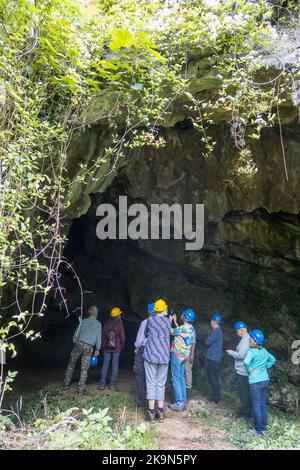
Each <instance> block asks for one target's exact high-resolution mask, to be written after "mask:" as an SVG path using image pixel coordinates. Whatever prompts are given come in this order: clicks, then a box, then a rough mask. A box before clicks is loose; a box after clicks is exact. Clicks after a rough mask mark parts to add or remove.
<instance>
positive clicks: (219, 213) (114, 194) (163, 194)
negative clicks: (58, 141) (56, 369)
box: [69, 124, 300, 408]
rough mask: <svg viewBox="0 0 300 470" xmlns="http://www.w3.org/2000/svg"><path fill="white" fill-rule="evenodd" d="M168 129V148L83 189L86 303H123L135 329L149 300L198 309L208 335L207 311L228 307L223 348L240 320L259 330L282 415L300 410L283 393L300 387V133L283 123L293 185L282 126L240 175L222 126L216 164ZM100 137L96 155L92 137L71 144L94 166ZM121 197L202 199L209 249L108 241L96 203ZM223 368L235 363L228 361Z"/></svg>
mask: <svg viewBox="0 0 300 470" xmlns="http://www.w3.org/2000/svg"><path fill="white" fill-rule="evenodd" d="M90 132H91V133H92V135H94V134H93V133H94V132H96V133H97V131H96V130H90V131H89V133H90ZM161 133H162V135H163V136H164V138H165V139H166V146H165V147H164V148H162V149H159V150H155V149H153V148H150V147H147V148H143V149H137V150H135V151H134V152H132V153H131V155H129V156H128V157H127V159H125V161H122V162H121V163H122V164H121V166H120V168H119V170H118V171H117V172H116V173H114V174H113V176H110V180H109V182H105V185H103V184H102V183H101V184H100V185H99V186H97V183H95V184H94V185H90V186H89V185H87V186H86V187H85V188H86V189H85V190H83V191H84V192H83V193H82V192H80V191H77V193H76V197H77V201H78V204H76V203H74V204H73V206H72V211H73V213H72V216H74V215H75V214H76V210H77V215H80V214H82V213H83V212H86V213H87V215H86V216H84V217H82V218H81V219H80V227H79V228H77V230H76V236H78V237H79V239H80V240H77V241H76V240H75V239H74V238H76V236H75V237H73V242H72V243H73V246H70V247H69V254H70V256H71V258H72V259H73V260H74V263H75V266H76V268H77V269H78V272H79V274H80V275H81V278H82V281H83V284H84V288H85V289H86V290H89V291H93V294H89V295H88V296H87V298H88V301H93V302H96V303H98V304H99V305H100V306H102V307H103V308H104V310H107V309H109V308H110V306H111V305H114V304H120V305H122V306H123V308H124V309H125V312H126V314H125V315H126V317H127V319H128V320H129V321H133V322H136V321H137V318H138V317H140V318H142V317H143V316H144V315H145V305H146V303H147V302H148V301H150V300H153V299H155V298H156V297H160V296H162V297H165V298H167V299H168V301H169V302H170V304H171V305H172V306H173V307H174V308H175V311H177V310H179V309H181V308H183V307H187V306H191V307H193V308H195V310H196V311H197V314H198V318H199V320H198V322H197V328H198V331H199V334H200V337H201V335H202V336H203V335H205V333H206V332H207V325H208V321H209V317H210V315H211V313H212V312H213V311H216V310H217V311H221V312H222V313H223V315H224V328H225V331H226V337H225V346H227V347H232V346H233V345H234V344H235V342H236V339H235V337H234V336H233V334H232V325H233V323H234V321H236V320H238V319H244V320H246V321H247V322H248V323H249V325H250V327H251V328H253V327H260V328H263V329H264V330H265V332H266V333H267V337H268V342H267V345H268V347H269V348H271V349H272V350H273V352H274V353H275V354H276V356H277V358H278V359H279V362H278V370H279V371H282V372H283V375H280V379H276V380H278V384H279V385H280V387H281V388H280V390H281V391H280V393H279V394H278V395H277V397H276V399H274V400H275V401H276V403H277V404H279V405H280V406H282V407H283V408H289V407H293V408H294V407H295V406H296V402H297V398H296V395H297V394H296V393H295V390H293V389H292V391H291V388H290V386H288V388H287V390H288V392H287V391H286V392H283V393H282V390H284V387H286V386H287V384H288V381H292V382H293V383H299V370H298V369H297V368H296V367H293V366H292V365H291V362H290V356H291V352H292V350H291V343H292V341H293V340H294V339H298V338H299V336H300V295H299V292H300V215H299V213H300V191H299V181H300V153H299V150H300V146H299V136H300V135H299V133H300V129H299V127H298V125H289V126H284V127H283V136H284V146H285V154H286V161H287V167H288V173H289V180H288V181H287V180H286V178H285V173H284V168H283V160H282V148H281V143H280V136H279V132H278V129H276V128H274V129H268V130H266V131H264V132H263V135H262V138H261V140H260V141H255V142H253V144H252V149H251V151H252V157H253V160H254V162H255V165H256V168H257V171H256V172H252V173H250V174H238V173H237V166H238V159H239V155H238V152H237V150H236V149H235V148H234V145H233V142H232V139H231V136H230V132H229V129H228V127H227V126H225V125H222V124H220V125H219V126H216V127H215V128H212V129H211V130H210V133H211V135H213V138H214V139H215V140H216V142H217V145H216V148H215V151H214V153H213V155H211V156H210V157H208V158H205V157H204V156H203V147H202V143H201V136H200V135H199V134H198V133H197V132H196V131H195V130H194V129H192V128H190V127H184V126H183V125H181V126H175V127H174V128H171V129H162V130H161ZM88 135H89V134H88ZM102 135H103V134H101V133H99V132H98V136H97V137H95V139H94V140H93V139H91V142H92V146H93V151H90V148H89V145H90V144H89V139H87V140H83V142H85V143H84V144H83V148H81V147H75V148H76V149H77V155H78V154H79V153H82V155H83V156H84V155H85V156H86V155H91V158H93V155H95V154H97V153H98V152H99V149H100V151H101V148H102V140H101V139H102ZM85 139H86V137H85ZM124 194H126V195H127V196H128V199H129V201H130V202H143V203H145V204H146V205H148V206H150V204H151V203H163V202H166V203H169V204H172V203H174V202H178V203H180V204H184V203H193V204H196V203H204V205H205V244H204V248H203V250H201V251H186V250H185V247H184V243H182V242H180V241H177V240H170V241H167V240H164V241H162V240H158V241H156V240H153V241H151V240H147V241H143V240H138V241H105V242H100V241H99V240H98V239H97V237H96V233H95V229H96V224H97V221H98V220H99V219H97V218H96V215H95V214H96V207H97V205H98V204H99V203H100V202H103V201H109V202H113V203H116V204H117V202H118V196H119V195H124ZM82 201H84V204H83V205H82ZM89 204H90V206H89ZM88 206H89V209H88ZM74 208H75V209H76V210H75V212H74ZM77 223H78V222H77ZM72 243H71V245H72ZM76 243H77V245H76ZM70 285H71V284H70ZM71 290H72V289H71V287H70V288H69V292H71ZM71 297H72V295H71ZM75 303H76V302H75ZM201 354H202V353H201ZM201 354H200V359H199V360H200V363H201V361H202V360H203V357H202V356H201ZM227 366H228V367H231V366H232V364H231V362H230V361H227ZM202 369H203V368H202ZM228 377H231V378H232V376H230V375H229V376H228ZM276 377H277V376H276ZM282 377H284V378H285V379H284V380H283V379H282ZM228 380H231V379H228ZM282 387H283V388H282ZM276 393H277V392H276ZM287 397H288V398H287ZM286 401H288V403H286Z"/></svg>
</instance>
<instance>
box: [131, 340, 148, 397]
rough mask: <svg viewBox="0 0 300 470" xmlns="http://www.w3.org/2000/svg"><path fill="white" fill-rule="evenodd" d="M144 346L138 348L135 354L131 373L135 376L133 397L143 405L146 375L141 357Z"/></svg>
mask: <svg viewBox="0 0 300 470" xmlns="http://www.w3.org/2000/svg"><path fill="white" fill-rule="evenodd" d="M143 352H144V348H143V347H142V348H140V349H139V350H138V352H137V353H136V354H135V358H134V365H133V373H134V377H135V397H136V404H137V405H138V406H144V405H145V402H146V377H145V365H144V358H143Z"/></svg>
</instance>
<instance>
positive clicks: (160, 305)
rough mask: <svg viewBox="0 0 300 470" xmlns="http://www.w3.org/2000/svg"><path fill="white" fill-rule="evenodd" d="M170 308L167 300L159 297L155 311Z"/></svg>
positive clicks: (158, 311)
mask: <svg viewBox="0 0 300 470" xmlns="http://www.w3.org/2000/svg"><path fill="white" fill-rule="evenodd" d="M167 308H168V306H167V304H166V302H165V301H164V300H163V299H158V300H157V301H156V302H155V304H154V312H157V313H160V312H163V311H164V310H166V309H167Z"/></svg>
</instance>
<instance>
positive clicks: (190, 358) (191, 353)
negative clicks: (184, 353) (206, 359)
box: [189, 343, 196, 364]
mask: <svg viewBox="0 0 300 470" xmlns="http://www.w3.org/2000/svg"><path fill="white" fill-rule="evenodd" d="M195 350H196V343H193V344H192V347H191V351H190V357H189V362H190V364H193V362H194V359H195Z"/></svg>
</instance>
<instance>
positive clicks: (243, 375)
mask: <svg viewBox="0 0 300 470" xmlns="http://www.w3.org/2000/svg"><path fill="white" fill-rule="evenodd" d="M234 330H235V332H236V334H237V336H238V337H239V338H240V342H239V344H238V345H237V347H236V350H235V351H232V350H231V349H227V351H226V352H227V353H228V354H229V356H231V357H233V358H234V368H235V374H236V382H237V389H238V394H239V397H240V402H241V413H240V416H241V417H242V418H244V419H250V418H251V417H252V404H251V397H250V388H249V381H248V373H247V370H246V368H245V366H244V359H245V357H246V355H247V353H248V351H249V348H250V344H249V333H248V330H247V325H246V323H245V322H243V321H238V322H236V323H235V324H234Z"/></svg>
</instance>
